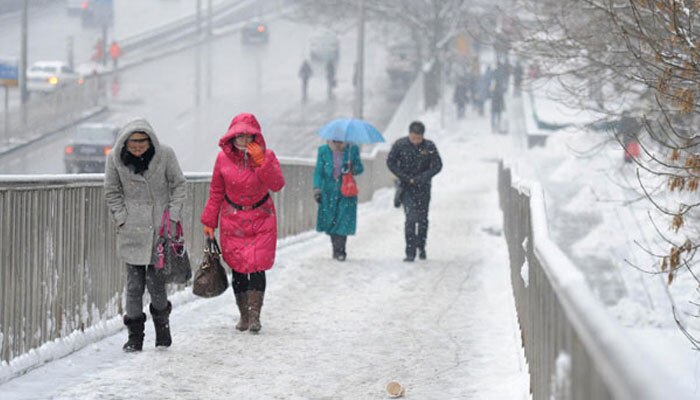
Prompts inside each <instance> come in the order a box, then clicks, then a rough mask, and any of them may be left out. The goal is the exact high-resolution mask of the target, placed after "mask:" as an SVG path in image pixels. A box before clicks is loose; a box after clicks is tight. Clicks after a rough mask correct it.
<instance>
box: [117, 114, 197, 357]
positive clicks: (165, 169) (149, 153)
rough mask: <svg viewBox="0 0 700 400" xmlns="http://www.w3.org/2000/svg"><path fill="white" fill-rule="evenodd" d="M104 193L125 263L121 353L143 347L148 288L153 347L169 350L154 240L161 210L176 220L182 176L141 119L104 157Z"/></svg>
mask: <svg viewBox="0 0 700 400" xmlns="http://www.w3.org/2000/svg"><path fill="white" fill-rule="evenodd" d="M104 195H105V201H106V203H107V208H108V209H109V212H110V214H111V215H112V219H113V220H114V224H115V225H116V226H117V254H118V256H119V258H120V259H121V260H122V261H124V262H125V263H126V272H127V276H126V315H124V325H126V327H127V330H128V333H129V339H128V341H127V342H126V343H125V344H124V346H123V349H124V351H126V352H134V351H141V350H142V348H143V339H144V325H145V322H146V314H145V313H144V312H143V293H144V290H145V288H148V294H149V295H150V297H151V304H150V305H149V309H150V312H151V316H152V317H153V324H154V326H155V331H156V347H161V346H162V347H168V346H170V344H171V343H172V338H171V336H170V312H171V310H172V304H171V303H170V302H169V301H168V296H167V293H166V291H165V280H164V277H163V276H162V275H161V274H157V273H156V271H155V269H154V268H153V266H154V264H155V263H156V261H157V252H156V242H157V239H158V234H159V232H158V230H159V228H160V224H161V218H162V216H163V212H164V211H165V210H169V211H170V218H171V219H172V220H173V221H174V222H173V223H176V222H178V221H180V219H181V215H182V206H183V204H184V202H185V199H186V197H187V192H186V188H185V177H184V175H183V174H182V170H181V169H180V164H179V163H178V161H177V157H176V156H175V152H174V151H173V150H172V149H171V148H170V147H168V146H166V145H164V144H161V143H160V142H159V141H158V138H157V137H156V133H155V131H154V130H153V128H152V127H151V125H150V124H149V123H148V122H147V121H146V120H144V119H137V120H134V121H131V122H130V123H128V124H126V125H125V126H124V127H123V128H122V129H121V132H120V133H119V136H118V138H117V142H116V143H115V145H114V151H112V152H111V153H110V154H109V156H108V157H107V165H106V168H105V181H104Z"/></svg>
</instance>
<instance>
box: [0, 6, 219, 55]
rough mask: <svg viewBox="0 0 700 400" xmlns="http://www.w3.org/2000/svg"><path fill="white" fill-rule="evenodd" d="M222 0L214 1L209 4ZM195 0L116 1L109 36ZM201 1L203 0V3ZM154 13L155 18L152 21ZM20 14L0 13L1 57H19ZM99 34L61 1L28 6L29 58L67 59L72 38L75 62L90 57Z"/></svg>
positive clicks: (168, 15)
mask: <svg viewBox="0 0 700 400" xmlns="http://www.w3.org/2000/svg"><path fill="white" fill-rule="evenodd" d="M223 1H224V0H213V1H212V4H213V5H216V4H219V3H222V2H223ZM195 4H196V3H195V2H194V1H164V0H159V1H135V0H130V1H115V2H114V25H113V26H112V27H111V28H110V31H109V35H110V37H116V38H117V39H123V38H125V37H130V36H133V35H137V34H139V33H143V32H145V31H148V30H150V29H153V28H155V27H156V26H160V25H163V24H166V23H168V22H171V21H174V20H177V19H179V18H182V17H185V16H187V15H192V14H194V13H195V12H196V9H195ZM203 4H204V3H203ZM154 16H157V19H156V20H154ZM21 32H22V30H21V14H20V13H19V12H12V13H7V14H3V15H0V56H3V57H19V55H20V37H21ZM101 35H102V32H101V29H100V28H99V27H95V26H83V25H82V23H81V19H80V15H79V14H69V13H68V12H66V9H65V5H64V2H63V1H55V2H52V3H49V4H46V5H43V6H42V7H30V8H29V22H28V35H27V36H28V55H27V56H28V60H29V63H33V62H35V61H39V60H67V59H68V42H69V40H70V39H69V38H71V37H72V38H73V52H74V56H75V60H76V62H80V61H85V60H89V59H90V56H91V55H92V52H93V50H94V45H95V42H96V40H97V39H98V38H99V37H100V36H101Z"/></svg>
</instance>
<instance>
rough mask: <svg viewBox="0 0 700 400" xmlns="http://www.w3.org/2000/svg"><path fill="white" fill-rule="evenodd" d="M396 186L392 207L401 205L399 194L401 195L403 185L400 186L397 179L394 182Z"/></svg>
mask: <svg viewBox="0 0 700 400" xmlns="http://www.w3.org/2000/svg"><path fill="white" fill-rule="evenodd" d="M394 185H395V186H396V191H395V192H394V207H396V208H399V207H401V196H403V186H401V181H399V180H398V179H397V180H396V181H395V182H394Z"/></svg>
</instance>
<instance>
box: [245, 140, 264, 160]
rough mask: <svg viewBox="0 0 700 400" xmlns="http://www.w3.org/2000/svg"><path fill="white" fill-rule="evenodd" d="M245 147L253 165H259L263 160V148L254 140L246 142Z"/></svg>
mask: <svg viewBox="0 0 700 400" xmlns="http://www.w3.org/2000/svg"><path fill="white" fill-rule="evenodd" d="M247 147H248V153H249V154H250V158H252V159H253V162H254V163H255V165H257V166H261V165H262V164H263V162H264V161H265V150H263V148H262V147H261V146H260V145H259V144H257V143H255V142H250V143H248V146H247Z"/></svg>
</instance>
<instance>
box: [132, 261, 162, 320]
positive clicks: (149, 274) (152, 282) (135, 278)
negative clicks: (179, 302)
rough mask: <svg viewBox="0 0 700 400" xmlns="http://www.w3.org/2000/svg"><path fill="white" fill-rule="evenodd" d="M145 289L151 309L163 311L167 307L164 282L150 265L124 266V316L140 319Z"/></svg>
mask: <svg viewBox="0 0 700 400" xmlns="http://www.w3.org/2000/svg"><path fill="white" fill-rule="evenodd" d="M146 287H148V294H149V295H150V296H151V304H153V308H155V309H156V310H164V309H165V308H166V307H167V306H168V293H167V292H166V291H165V280H164V279H163V278H162V277H161V276H160V275H157V274H156V271H155V269H154V268H153V266H152V265H148V266H146V265H131V264H126V315H127V316H128V317H129V318H137V317H140V316H141V314H142V313H143V293H144V289H145V288H146Z"/></svg>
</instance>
